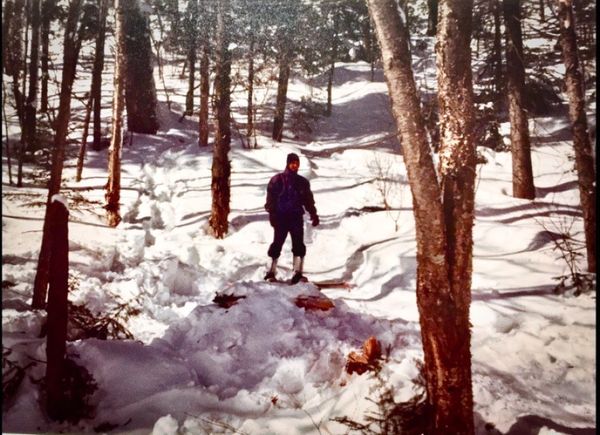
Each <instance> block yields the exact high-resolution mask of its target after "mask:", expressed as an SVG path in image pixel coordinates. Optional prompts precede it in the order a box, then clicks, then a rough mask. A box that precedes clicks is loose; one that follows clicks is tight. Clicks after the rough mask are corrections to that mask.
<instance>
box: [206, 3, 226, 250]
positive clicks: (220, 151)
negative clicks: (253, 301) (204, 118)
mask: <svg viewBox="0 0 600 435" xmlns="http://www.w3.org/2000/svg"><path fill="white" fill-rule="evenodd" d="M230 13H231V12H230V4H229V0H219V1H218V13H217V50H218V52H217V64H216V84H215V92H216V102H217V132H216V137H215V145H214V148H213V162H212V185H211V190H212V211H211V216H210V220H209V223H210V226H211V228H212V229H213V231H214V234H215V237H216V238H218V239H222V238H223V237H224V236H225V235H226V234H227V231H228V222H227V219H228V216H229V201H230V191H229V189H230V179H231V163H230V162H229V156H228V154H229V148H230V145H231V125H230V121H231V112H230V106H231V95H230V87H231V53H230V51H229V48H228V47H229V41H230V34H229V32H230V29H231V27H230V26H231V24H230Z"/></svg>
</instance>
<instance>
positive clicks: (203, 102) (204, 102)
mask: <svg viewBox="0 0 600 435" xmlns="http://www.w3.org/2000/svg"><path fill="white" fill-rule="evenodd" d="M209 100H210V71H209V57H208V43H206V42H205V43H204V45H203V47H202V59H201V60H200V115H199V121H198V130H199V132H198V133H199V134H198V145H199V146H200V147H205V146H208V133H209V122H208V103H209Z"/></svg>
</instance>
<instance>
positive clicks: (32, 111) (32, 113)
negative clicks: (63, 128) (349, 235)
mask: <svg viewBox="0 0 600 435" xmlns="http://www.w3.org/2000/svg"><path fill="white" fill-rule="evenodd" d="M39 51H40V0H31V54H30V56H29V93H28V95H27V100H26V101H25V122H24V123H23V130H24V136H25V142H26V143H27V149H28V150H30V151H33V150H35V149H36V148H37V134H36V124H37V122H36V114H37V109H36V100H37V91H38V70H39V65H38V63H39Z"/></svg>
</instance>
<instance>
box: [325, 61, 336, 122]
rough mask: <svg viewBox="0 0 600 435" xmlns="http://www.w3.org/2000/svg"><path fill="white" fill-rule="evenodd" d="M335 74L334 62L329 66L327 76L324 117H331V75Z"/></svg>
mask: <svg viewBox="0 0 600 435" xmlns="http://www.w3.org/2000/svg"><path fill="white" fill-rule="evenodd" d="M334 73H335V60H333V61H332V62H331V64H330V65H329V72H328V74H327V106H326V109H325V116H331V112H332V106H333V102H332V101H333V75H334Z"/></svg>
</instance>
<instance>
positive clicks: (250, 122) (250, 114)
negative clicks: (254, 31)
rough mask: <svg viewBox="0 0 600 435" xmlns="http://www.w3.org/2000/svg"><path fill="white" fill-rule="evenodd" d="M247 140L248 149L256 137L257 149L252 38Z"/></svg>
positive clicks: (249, 66)
mask: <svg viewBox="0 0 600 435" xmlns="http://www.w3.org/2000/svg"><path fill="white" fill-rule="evenodd" d="M246 119H247V128H246V139H247V142H248V148H251V146H250V144H251V141H252V138H253V137H254V148H256V136H255V135H254V37H253V36H252V35H251V36H250V44H249V46H248V113H247V118H246Z"/></svg>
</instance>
